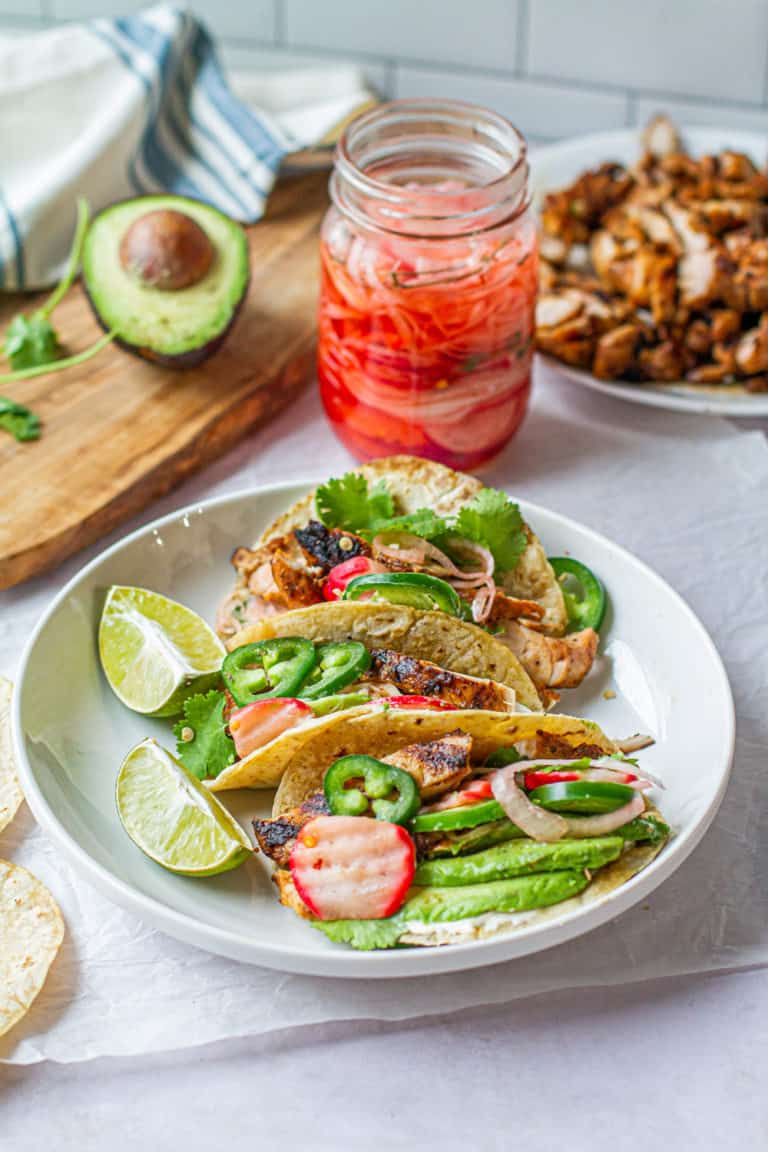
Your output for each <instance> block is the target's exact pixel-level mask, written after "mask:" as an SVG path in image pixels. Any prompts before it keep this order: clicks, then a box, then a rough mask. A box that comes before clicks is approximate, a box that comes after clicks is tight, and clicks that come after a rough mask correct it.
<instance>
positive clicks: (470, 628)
mask: <svg viewBox="0 0 768 1152" xmlns="http://www.w3.org/2000/svg"><path fill="white" fill-rule="evenodd" d="M275 636H303V637H305V638H306V639H307V640H314V641H318V642H319V641H329V640H333V641H340V640H360V641H362V643H363V644H365V645H366V647H368V648H391V649H393V650H394V651H396V652H401V653H402V654H403V655H404V656H413V657H414V658H415V659H417V660H431V661H432V663H433V664H439V665H440V667H441V668H445V669H447V670H448V671H449V672H462V673H464V675H466V676H480V677H483V678H484V679H487V680H496V681H497V683H499V684H506V685H507V687H509V688H514V690H515V694H516V696H517V699H518V701H519V702H520V703H521V704H524V705H525V707H526V708H530V709H532V710H533V711H535V712H538V711H541V709H542V702H541V700H540V698H539V694H538V692H537V691H536V687H535V685H534V683H533V681H532V680H531V678H530V676H529V675H528V673H527V672H526V671H525V669H524V668H523V666H522V665H521V664H520V662H519V660H518V659H517V657H516V656H514V655H513V654H512V652H510V650H509V648H507V646H506V645H505V644H502V643H501V642H500V641H499V640H496V639H495V638H494V637H493V636H491V634H490V633H489V632H486V631H485V630H484V629H483V628H478V627H477V626H476V625H475V624H467V623H465V622H464V621H463V620H457V619H456V618H455V617H454V616H449V615H448V614H447V613H446V612H419V611H417V610H416V609H415V608H408V607H406V606H405V605H403V604H372V603H370V602H368V603H354V602H348V601H336V603H328V604H316V605H314V606H313V607H311V608H295V609H293V611H291V612H283V613H282V614H281V615H279V616H268V617H266V618H265V619H264V620H261V621H260V622H259V623H258V624H252V625H250V627H248V628H244V629H243V630H242V631H241V632H239V633H238V634H237V636H235V637H234V638H233V639H232V640H230V641H228V645H227V646H228V647H229V648H230V650H231V649H233V648H239V647H240V646H241V645H242V644H251V643H253V642H254V641H256V640H271V639H273V638H274V637H275Z"/></svg>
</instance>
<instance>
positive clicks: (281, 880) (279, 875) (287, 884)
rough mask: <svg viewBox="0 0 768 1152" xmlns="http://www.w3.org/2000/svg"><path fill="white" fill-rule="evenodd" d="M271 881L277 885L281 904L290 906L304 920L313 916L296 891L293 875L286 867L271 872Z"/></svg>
mask: <svg viewBox="0 0 768 1152" xmlns="http://www.w3.org/2000/svg"><path fill="white" fill-rule="evenodd" d="M272 883H273V884H275V885H276V886H277V895H278V898H279V900H280V903H281V904H284V905H285V907H286V908H290V909H291V911H292V912H295V913H296V915H297V916H303V917H304V919H305V920H311V919H312V918H313V917H312V913H311V912H310V910H309V908H307V906H306V904H305V903H304V901H303V900H302V898H301V896H299V894H298V892H297V891H296V885H295V884H294V882H293V876H292V875H291V873H290V872H289V871H288V869H287V868H277V869H276V870H275V871H274V872H273V873H272Z"/></svg>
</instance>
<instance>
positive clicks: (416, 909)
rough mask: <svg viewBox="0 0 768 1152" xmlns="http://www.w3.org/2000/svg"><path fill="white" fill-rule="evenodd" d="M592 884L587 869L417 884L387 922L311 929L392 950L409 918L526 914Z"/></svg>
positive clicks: (429, 920) (433, 920)
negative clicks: (457, 883) (460, 884)
mask: <svg viewBox="0 0 768 1152" xmlns="http://www.w3.org/2000/svg"><path fill="white" fill-rule="evenodd" d="M587 884H589V876H588V874H587V873H586V872H584V871H575V870H571V871H562V872H537V873H535V874H534V875H532V876H517V877H515V878H514V879H511V880H494V881H491V882H489V883H486V884H467V885H465V886H463V887H460V888H415V889H413V891H412V893H411V895H410V896H409V897H408V899H407V900H406V902H405V904H404V905H403V907H402V908H401V909H400V911H399V912H397V913H396V914H395V915H394V916H390V917H389V918H388V919H386V920H313V921H312V922H311V923H312V927H313V928H319V930H320V931H321V932H323V933H325V935H326V936H327V937H328V939H329V940H333V941H335V942H336V943H337V944H351V945H352V947H353V948H359V949H362V950H369V949H372V948H394V947H395V945H396V944H397V943H398V942H399V940H400V937H401V936H402V935H403V934H404V933H405V932H407V930H408V929H407V925H408V924H409V922H412V921H417V922H419V923H422V924H444V923H447V922H452V921H456V920H467V919H470V918H471V917H473V916H484V915H485V914H486V912H528V911H530V910H532V909H535V908H546V907H548V906H549V905H550V904H559V903H560V901H561V900H568V899H569V897H571V896H578V894H579V893H580V892H583V891H584V889H585V888H586V886H587Z"/></svg>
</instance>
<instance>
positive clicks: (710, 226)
mask: <svg viewBox="0 0 768 1152" xmlns="http://www.w3.org/2000/svg"><path fill="white" fill-rule="evenodd" d="M641 147H642V152H641V155H640V157H639V158H638V160H637V162H636V164H634V165H633V166H631V167H625V166H624V165H622V164H618V163H613V162H607V163H604V164H601V165H600V166H599V167H597V168H595V169H593V170H592V171H590V172H583V173H582V174H581V175H580V176H579V177H578V178H577V179H576V180H575V181H574V182H573V183H572V184H571V185H570V186H569V187H567V188H561V189H558V190H556V191H553V192H550V193H549V194H548V195H547V196H546V197H545V198H544V203H543V207H542V212H541V228H542V237H541V256H542V261H541V277H540V279H541V295H540V297H539V302H538V307H537V313H536V325H537V333H536V339H537V344H538V347H539V349H540V350H541V351H542V352H546V353H548V354H549V355H551V356H554V357H556V358H557V359H559V360H562V361H563V362H564V363H566V364H569V365H571V366H573V367H577V368H583V369H586V370H588V371H590V372H592V373H593V375H595V376H597V377H599V378H600V379H604V380H627V381H634V382H637V383H643V382H652V381H657V382H658V381H661V382H670V383H671V382H676V381H681V380H685V381H688V382H690V383H693V384H700V385H702V386H712V385H722V384H728V385H731V386H734V385H741V386H742V387H743V388H745V389H746V390H748V391H764V390H765V388H766V383H765V379H766V376H767V375H768V327H767V325H768V318H767V317H768V169H760V168H758V167H757V166H756V165H755V163H754V162H753V160H752V159H751V158H750V157H748V156H745V155H743V154H742V153H740V152H735V151H724V152H721V153H720V154H719V155H715V156H702V157H694V156H691V155H689V154H688V153H687V152H686V151H685V147H684V143H683V141H682V139H681V137H680V134H679V133H678V131H677V129H676V128H675V126H674V124H672V122H671V121H670V120H669V119H668V118H667V117H665V116H657V117H656V118H655V119H654V120H652V121H651V123H650V124H649V125H648V127H647V128H646V129H645V131H644V133H643V135H642V138H641ZM585 253H586V255H587V259H586V261H585ZM764 321H765V322H764Z"/></svg>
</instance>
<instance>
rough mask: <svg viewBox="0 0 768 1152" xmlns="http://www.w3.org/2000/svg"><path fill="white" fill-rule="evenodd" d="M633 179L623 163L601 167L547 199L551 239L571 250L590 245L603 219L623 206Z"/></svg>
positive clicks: (545, 222)
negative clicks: (589, 240)
mask: <svg viewBox="0 0 768 1152" xmlns="http://www.w3.org/2000/svg"><path fill="white" fill-rule="evenodd" d="M632 183H633V181H632V176H631V175H630V173H629V172H627V170H626V168H624V167H623V166H622V165H621V164H611V163H609V164H601V165H600V167H599V168H595V169H593V170H592V171H591V172H584V173H583V174H582V175H581V176H580V177H579V178H578V180H575V181H574V182H573V184H571V185H570V186H569V187H568V188H563V189H561V190H560V191H557V192H550V193H549V195H547V196H546V197H545V198H544V205H543V208H542V214H541V215H542V224H543V228H544V233H545V235H547V236H555V237H558V238H560V239H562V240H563V241H564V243H565V244H566V245H567V246H568V247H570V246H571V245H572V244H576V243H582V244H584V243H586V242H587V240H588V239H589V234H590V232H591V231H592V229H593V228H594V227H595V226H596V224H597V223H598V222H599V220H600V219H601V217H602V216H603V215H604V214H605V213H606V212H607V211H608V210H609V209H610V208H612V207H613V206H614V205H615V204H618V203H620V202H621V201H622V200H623V199H624V197H625V196H626V194H627V193H628V192H629V190H630V188H631V187H632Z"/></svg>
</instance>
